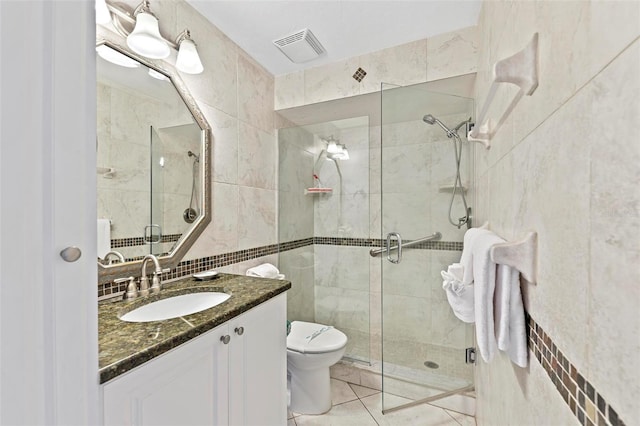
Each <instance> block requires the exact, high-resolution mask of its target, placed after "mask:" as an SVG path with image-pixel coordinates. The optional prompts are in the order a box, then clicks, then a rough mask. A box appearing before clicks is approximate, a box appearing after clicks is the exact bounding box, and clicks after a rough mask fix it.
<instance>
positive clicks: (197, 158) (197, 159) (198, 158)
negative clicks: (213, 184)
mask: <svg viewBox="0 0 640 426" xmlns="http://www.w3.org/2000/svg"><path fill="white" fill-rule="evenodd" d="M187 155H188V156H189V157H195V158H196V161H197V162H199V161H200V156H199V155H198V154H194V153H193V151H187Z"/></svg>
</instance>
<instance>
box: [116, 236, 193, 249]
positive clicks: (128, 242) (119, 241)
mask: <svg viewBox="0 0 640 426" xmlns="http://www.w3.org/2000/svg"><path fill="white" fill-rule="evenodd" d="M180 237H182V234H168V235H163V236H162V238H161V239H160V241H159V242H160V243H173V242H175V241H178V240H179V239H180ZM147 244H149V242H148V241H145V239H144V238H143V237H132V238H115V239H113V240H111V248H119V247H133V246H144V245H147Z"/></svg>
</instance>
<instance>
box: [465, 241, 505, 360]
mask: <svg viewBox="0 0 640 426" xmlns="http://www.w3.org/2000/svg"><path fill="white" fill-rule="evenodd" d="M471 231H472V230H469V231H467V233H468V232H471ZM474 233H475V234H477V235H476V236H475V241H474V243H473V247H472V262H473V282H474V287H475V288H474V291H475V303H474V305H475V306H474V308H475V316H476V340H477V342H478V350H479V352H480V355H481V356H482V359H483V360H484V361H485V362H489V361H491V360H492V359H493V357H494V355H495V353H496V352H497V343H496V337H495V331H494V318H493V293H494V290H495V287H496V264H495V263H493V262H492V261H491V255H490V251H491V247H492V246H493V245H494V244H498V243H503V242H504V240H503V239H502V238H500V237H499V236H497V235H496V234H494V233H493V232H491V231H489V230H486V229H477V230H476V231H475V232H474ZM465 240H466V238H465Z"/></svg>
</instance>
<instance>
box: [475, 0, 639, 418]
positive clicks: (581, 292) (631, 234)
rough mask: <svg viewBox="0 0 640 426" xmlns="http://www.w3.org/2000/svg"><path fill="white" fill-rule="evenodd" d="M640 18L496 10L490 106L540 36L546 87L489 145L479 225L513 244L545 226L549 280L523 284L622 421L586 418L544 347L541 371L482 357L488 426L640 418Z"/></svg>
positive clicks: (491, 12)
mask: <svg viewBox="0 0 640 426" xmlns="http://www.w3.org/2000/svg"><path fill="white" fill-rule="evenodd" d="M638 22H640V3H638V2H625V1H611V2H604V1H589V2H586V1H585V2H519V1H500V2H494V1H486V2H484V4H483V8H482V11H481V15H480V21H479V33H480V35H481V37H482V43H481V48H480V55H479V56H480V60H479V65H478V78H477V84H476V94H477V107H478V108H480V107H481V106H482V103H483V102H484V99H485V97H486V94H487V91H488V90H489V85H490V79H491V69H492V65H493V63H494V62H495V61H497V60H499V59H502V58H504V57H508V56H510V55H512V54H513V53H514V52H516V51H517V50H519V49H521V48H522V47H524V46H525V45H526V44H527V42H528V41H529V40H530V38H531V36H532V34H533V33H534V32H538V33H539V87H538V88H537V90H536V91H535V93H533V95H532V96H531V97H525V98H523V99H522V100H521V101H520V103H519V104H518V105H517V107H516V108H515V110H514V111H513V113H512V115H511V117H510V118H509V119H507V121H506V122H505V123H504V125H503V127H502V128H501V129H500V130H499V132H498V133H497V134H496V136H495V137H494V139H493V140H492V147H491V149H490V150H489V151H485V150H482V149H477V150H476V155H477V156H476V166H477V172H476V182H477V199H476V200H477V203H476V204H477V206H478V210H477V213H478V219H480V220H481V221H484V220H487V221H489V223H490V226H491V228H492V229H493V230H495V231H496V232H498V233H499V234H501V235H502V236H503V237H505V238H507V239H515V238H520V237H521V236H523V235H524V233H525V232H527V231H531V230H535V231H537V232H538V262H537V263H538V282H537V283H536V284H530V283H523V284H522V290H523V294H524V299H525V307H526V310H527V312H528V314H529V315H530V316H531V318H532V320H533V321H535V323H536V324H537V326H539V327H540V328H541V329H542V330H544V335H545V344H546V345H551V346H552V347H555V348H557V351H560V352H561V353H562V354H563V357H562V358H565V359H568V360H569V361H570V363H571V365H572V368H571V371H573V370H576V371H577V372H578V374H580V375H582V376H583V378H584V380H586V381H588V382H589V383H590V386H591V393H593V392H596V393H597V394H598V395H600V396H601V397H602V398H604V400H606V401H607V403H608V404H609V406H610V407H611V411H613V412H615V413H617V415H616V416H615V419H614V420H612V419H611V418H610V419H609V420H603V419H601V418H600V417H599V416H597V415H596V414H597V413H596V411H595V410H587V411H586V412H585V411H583V410H582V409H581V408H580V405H581V404H576V401H579V399H580V393H579V392H578V393H575V389H573V390H574V394H573V397H567V398H565V395H564V394H563V392H566V390H564V388H563V387H562V386H559V387H556V386H555V385H554V383H553V382H552V380H551V379H552V378H553V375H552V374H549V376H548V375H547V372H545V369H544V368H542V367H541V365H540V362H539V361H538V359H537V358H536V357H534V356H533V352H531V351H530V352H529V354H530V364H531V365H530V367H529V368H527V369H519V368H517V367H514V366H513V365H512V364H511V363H510V362H509V361H508V359H506V357H504V356H500V357H499V358H498V359H497V360H494V361H493V362H492V363H490V364H485V363H483V362H480V363H479V365H478V377H477V383H476V386H477V397H478V413H477V420H478V424H480V425H494V424H532V425H547V424H550V423H555V424H584V425H587V424H598V425H600V424H622V422H624V423H626V424H631V423H634V422H637V420H638V419H639V418H640V405H638V402H637V396H638V395H639V394H640V357H638V353H639V351H640V343H639V340H638V330H639V329H640V316H639V315H638V306H640V292H639V290H638V288H639V287H638V285H637V283H638V282H639V281H640V269H639V268H638V266H637V265H638V264H639V262H640V240H639V239H638V235H640V210H639V208H638V206H640V192H639V191H638V182H639V175H638V164H640V145H639V144H638V143H637V134H636V133H637V132H636V128H637V123H638V117H640V104H639V103H638V99H639V97H640V39H639V38H638V37H640V26H639V25H638ZM503 89H504V90H503ZM497 96H498V98H499V99H498V105H496V108H498V109H499V107H500V106H504V105H506V104H507V103H508V102H509V101H510V99H511V97H512V96H513V92H510V91H509V90H508V88H500V92H499V93H498V95H497ZM498 113H499V112H498ZM545 356H546V355H545ZM550 362H551V361H550ZM545 368H546V366H545ZM563 377H564V376H563ZM571 389H572V388H571V387H570V390H571ZM583 392H584V389H583ZM581 396H582V399H583V400H584V394H582V395H581ZM572 401H573V403H572ZM583 402H584V401H583ZM582 407H583V408H584V407H585V406H584V404H582ZM596 417H597V418H596Z"/></svg>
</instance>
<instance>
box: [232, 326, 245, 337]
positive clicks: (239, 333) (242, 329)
mask: <svg viewBox="0 0 640 426" xmlns="http://www.w3.org/2000/svg"><path fill="white" fill-rule="evenodd" d="M233 331H235V332H236V334H237V335H238V336H242V333H244V327H236V328H235V329H234V330H233Z"/></svg>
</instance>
